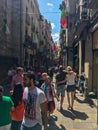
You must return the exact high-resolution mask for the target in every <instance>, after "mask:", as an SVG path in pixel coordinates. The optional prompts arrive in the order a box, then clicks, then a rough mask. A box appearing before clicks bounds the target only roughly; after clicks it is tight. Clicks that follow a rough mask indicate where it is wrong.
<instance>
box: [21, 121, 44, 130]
mask: <svg viewBox="0 0 98 130" xmlns="http://www.w3.org/2000/svg"><path fill="white" fill-rule="evenodd" d="M20 130H42V126H41V125H40V124H38V123H37V124H36V125H35V126H32V127H27V126H24V125H23V124H22V125H21V129H20Z"/></svg>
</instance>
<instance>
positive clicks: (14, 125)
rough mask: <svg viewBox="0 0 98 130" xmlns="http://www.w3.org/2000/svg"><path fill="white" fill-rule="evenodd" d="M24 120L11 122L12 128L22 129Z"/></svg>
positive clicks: (14, 129) (12, 129) (15, 129)
mask: <svg viewBox="0 0 98 130" xmlns="http://www.w3.org/2000/svg"><path fill="white" fill-rule="evenodd" d="M21 123H22V121H13V120H12V123H11V130H20V126H21Z"/></svg>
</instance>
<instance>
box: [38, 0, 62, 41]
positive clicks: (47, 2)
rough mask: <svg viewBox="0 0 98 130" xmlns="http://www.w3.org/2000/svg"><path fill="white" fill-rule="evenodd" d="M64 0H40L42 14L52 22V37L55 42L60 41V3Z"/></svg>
mask: <svg viewBox="0 0 98 130" xmlns="http://www.w3.org/2000/svg"><path fill="white" fill-rule="evenodd" d="M61 3H62V0H38V4H39V8H40V12H41V14H42V15H43V16H44V17H45V19H47V20H48V21H49V22H51V25H52V37H53V39H54V41H55V42H58V39H59V32H60V10H59V5H60V4H61Z"/></svg>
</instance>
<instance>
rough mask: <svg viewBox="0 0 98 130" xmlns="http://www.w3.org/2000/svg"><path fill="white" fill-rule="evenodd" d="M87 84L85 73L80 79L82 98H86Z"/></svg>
mask: <svg viewBox="0 0 98 130" xmlns="http://www.w3.org/2000/svg"><path fill="white" fill-rule="evenodd" d="M85 82H86V78H85V74H84V72H82V74H81V75H80V77H79V88H80V93H82V96H84V93H85Z"/></svg>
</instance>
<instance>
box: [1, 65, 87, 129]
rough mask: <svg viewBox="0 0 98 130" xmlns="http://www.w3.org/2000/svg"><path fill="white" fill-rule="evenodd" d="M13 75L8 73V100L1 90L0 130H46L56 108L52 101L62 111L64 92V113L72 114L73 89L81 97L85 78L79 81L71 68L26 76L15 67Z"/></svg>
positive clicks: (30, 71) (26, 74) (29, 73)
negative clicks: (66, 111)
mask: <svg viewBox="0 0 98 130" xmlns="http://www.w3.org/2000/svg"><path fill="white" fill-rule="evenodd" d="M13 72H14V73H13V74H12V73H11V72H9V75H10V76H11V88H10V95H9V96H6V95H4V94H3V92H4V88H3V87H2V86H0V130H42V126H43V127H44V130H47V127H48V123H49V120H50V116H51V114H53V112H54V110H55V108H56V106H55V99H56V100H57V102H58V104H59V106H58V108H57V109H58V110H59V111H61V110H63V109H64V106H63V102H64V98H65V91H66V93H67V101H68V107H67V109H68V110H70V111H73V110H74V97H75V91H76V88H77V87H76V86H78V87H79V88H81V89H79V90H80V92H81V93H82V94H83V93H84V87H85V76H84V75H83V74H82V75H81V76H80V77H78V76H77V74H76V73H75V72H74V71H73V69H72V67H71V66H68V67H67V68H64V67H63V66H62V65H60V66H59V67H57V68H51V69H49V70H48V71H47V72H46V71H45V72H36V73H35V72H34V71H33V70H32V69H30V70H28V71H26V72H25V71H24V68H22V67H17V69H16V71H15V70H14V71H13ZM54 75H55V76H54ZM54 79H55V82H54Z"/></svg>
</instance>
